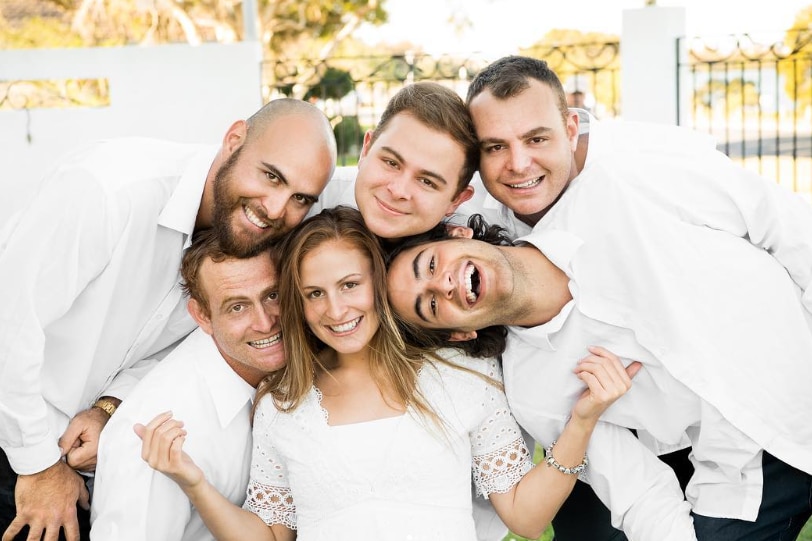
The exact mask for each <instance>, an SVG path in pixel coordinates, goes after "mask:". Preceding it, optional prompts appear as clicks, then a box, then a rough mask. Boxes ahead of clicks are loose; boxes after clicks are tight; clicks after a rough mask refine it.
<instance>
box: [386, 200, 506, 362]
mask: <svg viewBox="0 0 812 541" xmlns="http://www.w3.org/2000/svg"><path fill="white" fill-rule="evenodd" d="M468 227H470V228H471V229H473V231H474V235H473V238H474V240H479V241H482V242H487V243H488V244H493V245H494V246H511V245H512V244H513V241H512V239H511V237H510V235H509V234H508V231H507V229H505V228H504V227H501V226H499V225H495V224H494V225H491V224H488V222H486V221H485V219H484V218H483V217H482V216H481V215H480V214H473V215H472V216H471V217H470V218H468ZM451 238H453V237H452V236H451V234H450V233H449V232H448V227H446V224H445V223H441V224H439V225H437V226H435V227H434V228H432V229H431V230H429V231H427V232H425V233H421V234H420V235H414V236H412V237H409V238H407V239H405V240H404V241H403V242H402V243H400V244H399V245H398V246H397V247H395V248H393V249H392V250H391V251H390V252H389V253H387V258H386V265H387V267H389V266H390V265H391V263H392V261H394V260H395V258H396V257H397V256H398V254H400V253H401V252H403V251H404V250H406V249H408V248H412V247H414V246H420V245H423V244H428V243H430V242H437V241H441V240H448V239H451ZM398 319H399V320H400V319H401V318H398ZM401 323H402V327H403V328H402V330H401V333H402V334H403V339H404V340H406V341H407V342H409V343H413V344H415V345H417V346H420V347H425V348H437V347H452V348H457V349H459V350H461V351H463V352H465V353H466V354H468V355H470V356H472V357H496V356H497V355H501V354H502V352H504V351H505V346H506V345H507V328H506V327H505V326H504V325H492V326H490V327H485V328H484V329H479V330H478V331H477V332H476V334H477V336H476V338H474V339H473V340H466V341H462V342H452V341H451V333H452V332H453V331H454V329H425V328H422V327H419V326H415V325H413V324H407V323H405V322H402V321H401Z"/></svg>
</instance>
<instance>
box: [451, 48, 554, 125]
mask: <svg viewBox="0 0 812 541" xmlns="http://www.w3.org/2000/svg"><path fill="white" fill-rule="evenodd" d="M529 79H535V80H537V81H539V82H541V83H543V84H545V85H547V86H549V87H550V90H552V91H553V93H554V94H555V95H556V98H557V101H558V110H559V111H560V112H561V118H562V119H563V120H564V122H565V123H566V121H567V118H568V116H569V109H568V106H567V95H566V93H565V92H564V87H563V85H562V84H561V80H560V79H559V78H558V75H556V74H555V72H554V71H553V70H551V69H550V67H549V66H548V65H547V62H545V61H544V60H539V59H537V58H530V57H527V56H516V55H513V56H505V57H502V58H500V59H499V60H497V61H495V62H493V63H492V64H489V65H488V66H486V67H485V69H483V70H482V71H480V72H479V73H477V75H476V77H474V80H473V81H471V84H470V85H469V86H468V95H467V97H466V98H465V103H466V104H467V105H471V100H473V99H474V98H475V97H476V96H478V95H479V94H480V93H482V92H484V91H485V90H488V91H490V93H491V94H492V95H493V97H495V98H496V99H499V100H506V99H508V98H512V97H514V96H517V95H519V94H521V93H522V92H524V91H525V90H527V88H528V87H529V86H530V83H529Z"/></svg>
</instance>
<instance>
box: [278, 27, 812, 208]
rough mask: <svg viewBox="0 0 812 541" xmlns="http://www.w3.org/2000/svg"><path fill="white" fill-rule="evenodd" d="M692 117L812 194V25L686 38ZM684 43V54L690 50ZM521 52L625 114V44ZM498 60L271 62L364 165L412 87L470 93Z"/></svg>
mask: <svg viewBox="0 0 812 541" xmlns="http://www.w3.org/2000/svg"><path fill="white" fill-rule="evenodd" d="M675 51H676V54H677V55H678V68H677V69H678V71H679V77H678V80H679V81H680V83H679V84H680V87H679V88H678V95H680V96H684V97H687V99H686V98H683V99H682V101H681V103H677V104H675V107H676V108H679V107H680V106H682V107H687V110H683V111H680V110H678V111H677V113H678V117H680V118H682V119H683V120H684V122H683V123H685V124H687V125H689V126H691V127H693V128H695V129H698V130H701V131H707V132H709V133H711V134H713V135H714V136H715V137H716V138H717V140H718V141H719V148H720V150H722V151H723V152H725V153H727V154H728V155H729V156H730V157H731V158H733V159H734V160H737V161H739V162H740V163H741V164H742V165H743V166H745V167H748V168H752V169H754V170H756V171H758V172H759V173H760V174H762V175H764V176H766V177H768V178H773V179H775V180H776V181H778V182H780V183H782V184H785V185H786V186H788V187H789V188H791V189H793V190H795V191H799V192H805V193H809V194H812V165H810V164H812V127H810V126H812V30H794V31H789V32H782V33H776V34H772V35H758V36H756V35H752V34H744V35H740V36H723V37H716V38H713V37H711V38H708V37H705V38H690V39H687V38H686V39H683V40H680V43H679V44H678V46H677V47H675ZM680 51H682V52H680ZM521 54H524V55H527V56H532V57H535V58H543V59H544V60H546V61H547V62H548V63H549V64H550V65H551V67H552V68H553V69H554V70H555V71H556V73H558V74H559V76H560V77H561V80H562V82H563V84H564V87H565V89H566V91H567V93H568V97H569V99H570V104H571V105H573V106H578V107H583V108H586V109H589V110H590V111H592V113H593V114H595V115H596V116H597V117H598V118H608V117H614V116H621V115H622V109H621V103H622V99H621V96H620V43H619V42H618V41H611V42H604V43H580V44H566V45H550V46H539V47H534V48H531V49H526V50H523V51H521ZM489 61H490V60H489V59H487V58H484V57H479V56H469V57H457V56H442V57H433V56H429V55H424V54H402V55H396V56H377V57H375V56H373V57H355V58H329V59H325V60H316V61H314V60H309V59H287V60H276V61H269V62H266V63H265V64H264V67H263V70H264V81H265V87H264V93H265V98H266V99H271V98H273V97H277V96H280V95H287V96H296V97H300V98H305V99H308V100H311V101H313V102H314V103H317V104H318V105H319V106H320V107H321V108H322V109H323V110H324V111H325V113H326V114H327V115H328V117H329V118H330V119H331V121H332V123H333V126H334V128H335V131H336V137H337V140H338V143H339V150H340V162H341V163H342V164H351V163H354V162H355V160H356V159H357V157H358V153H359V151H360V147H361V143H362V140H363V135H364V133H365V131H366V130H368V129H372V128H373V127H374V126H375V124H376V122H377V121H378V119H379V117H380V115H381V113H382V112H383V110H384V108H385V107H386V103H387V102H388V101H389V98H390V97H391V96H392V95H393V94H394V93H395V92H397V91H398V90H399V89H400V88H401V87H402V86H403V85H405V84H408V83H410V82H414V81H421V80H432V81H436V82H439V83H441V84H444V85H447V86H449V87H450V88H453V89H454V90H456V91H457V92H458V93H459V94H460V95H462V96H464V95H465V93H466V91H467V88H468V83H469V82H470V80H471V78H473V77H474V76H475V75H476V74H477V73H478V72H479V71H480V70H481V69H482V68H483V67H484V66H486V65H487V64H488V62H489Z"/></svg>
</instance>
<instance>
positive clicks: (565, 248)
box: [510, 226, 584, 351]
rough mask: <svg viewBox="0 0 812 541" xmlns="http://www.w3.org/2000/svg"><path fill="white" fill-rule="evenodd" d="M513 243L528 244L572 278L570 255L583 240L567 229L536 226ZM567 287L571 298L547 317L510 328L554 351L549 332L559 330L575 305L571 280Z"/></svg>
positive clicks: (530, 341) (572, 254)
mask: <svg viewBox="0 0 812 541" xmlns="http://www.w3.org/2000/svg"><path fill="white" fill-rule="evenodd" d="M516 244H532V245H533V246H535V247H536V248H537V249H538V250H539V251H540V252H541V253H543V254H544V255H545V256H546V257H547V258H548V259H549V260H550V261H551V262H552V263H553V264H554V265H555V266H556V267H558V268H559V269H561V270H563V271H564V273H565V274H566V275H567V276H568V277H570V278H572V265H571V263H572V259H573V258H574V257H575V253H576V252H577V251H578V249H579V248H580V247H581V246H582V245H583V244H584V241H583V240H582V239H581V238H580V237H578V236H577V235H575V234H573V233H570V232H568V231H562V230H558V229H541V228H539V227H538V226H537V227H536V228H535V229H534V230H533V232H532V233H531V234H530V235H526V236H524V237H521V238H519V239H518V240H517V241H516ZM569 287H570V291H571V292H572V296H573V298H572V299H571V300H570V301H569V302H568V303H567V304H565V305H564V307H563V308H562V309H561V311H560V312H559V313H558V314H556V315H555V316H554V317H553V318H552V319H551V320H550V321H548V322H546V323H543V324H541V325H536V326H535V327H529V328H522V327H511V328H510V330H511V332H512V333H514V334H515V335H517V336H518V337H519V338H521V339H522V340H524V341H525V342H529V343H531V344H533V345H534V346H536V347H540V348H543V349H546V350H548V351H555V346H554V345H553V342H552V340H551V336H552V335H554V334H555V333H557V332H558V331H560V330H561V328H562V327H563V326H564V323H565V322H566V321H567V317H568V316H569V315H570V312H572V309H573V307H574V306H575V297H576V296H577V290H576V289H575V284H574V283H573V282H570V283H569Z"/></svg>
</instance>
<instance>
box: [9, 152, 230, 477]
mask: <svg viewBox="0 0 812 541" xmlns="http://www.w3.org/2000/svg"><path fill="white" fill-rule="evenodd" d="M215 152H216V149H215V148H213V147H201V146H197V145H179V144H175V143H167V142H163V141H154V140H148V139H118V140H110V141H106V142H101V143H96V144H92V145H88V146H86V147H84V148H82V149H80V150H78V151H76V152H74V153H72V154H71V155H69V156H68V157H67V158H65V159H64V160H62V161H61V162H60V163H59V165H57V166H56V167H55V168H53V169H52V170H51V171H50V173H49V174H48V175H47V176H46V179H45V181H44V182H43V183H42V186H41V188H40V190H39V192H38V193H37V195H36V196H35V197H34V199H33V201H32V202H31V204H30V205H29V206H28V207H27V208H26V209H25V210H24V211H22V212H21V213H20V214H19V215H17V216H15V217H13V218H12V219H11V220H10V223H9V224H7V226H6V227H4V236H3V237H2V238H0V299H2V302H0V447H2V449H3V450H4V451H5V452H6V454H7V455H8V458H9V462H10V463H11V466H12V468H14V470H15V471H16V472H17V473H21V474H29V473H36V472H39V471H42V470H44V469H45V468H47V467H49V466H51V465H52V464H54V463H55V462H56V461H57V460H59V456H60V452H59V448H58V447H57V440H58V438H59V436H61V434H62V433H63V431H64V430H65V428H66V427H67V424H68V421H69V420H70V419H71V417H73V415H75V414H76V413H77V412H79V411H81V410H83V409H86V408H88V407H90V405H91V404H93V402H94V401H95V399H96V398H97V397H99V396H101V395H112V396H116V397H118V398H124V397H125V396H126V394H127V392H128V390H129V388H131V387H132V385H133V384H134V383H135V382H136V381H137V379H138V378H139V377H140V374H139V370H138V369H139V368H145V366H144V367H142V366H141V363H140V361H141V360H142V359H146V358H149V357H151V356H154V355H155V354H156V353H158V352H160V351H161V350H163V349H165V348H166V347H167V346H170V345H171V344H173V343H175V342H177V341H178V340H179V339H180V338H182V337H183V336H185V335H186V334H188V333H189V332H190V331H191V330H192V329H194V327H195V325H194V322H193V321H192V319H191V317H189V316H188V314H187V313H186V306H185V305H186V303H185V301H184V300H183V299H182V296H181V291H180V288H179V287H178V280H179V272H178V269H179V267H180V260H181V255H182V253H183V249H184V247H185V246H187V245H188V242H189V240H190V239H189V237H190V235H191V233H192V231H193V229H194V224H195V219H196V217H197V211H198V208H199V206H200V198H201V196H202V193H203V186H204V183H205V180H206V175H207V174H208V171H209V168H210V167H211V164H212V160H213V158H214V156H215Z"/></svg>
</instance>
